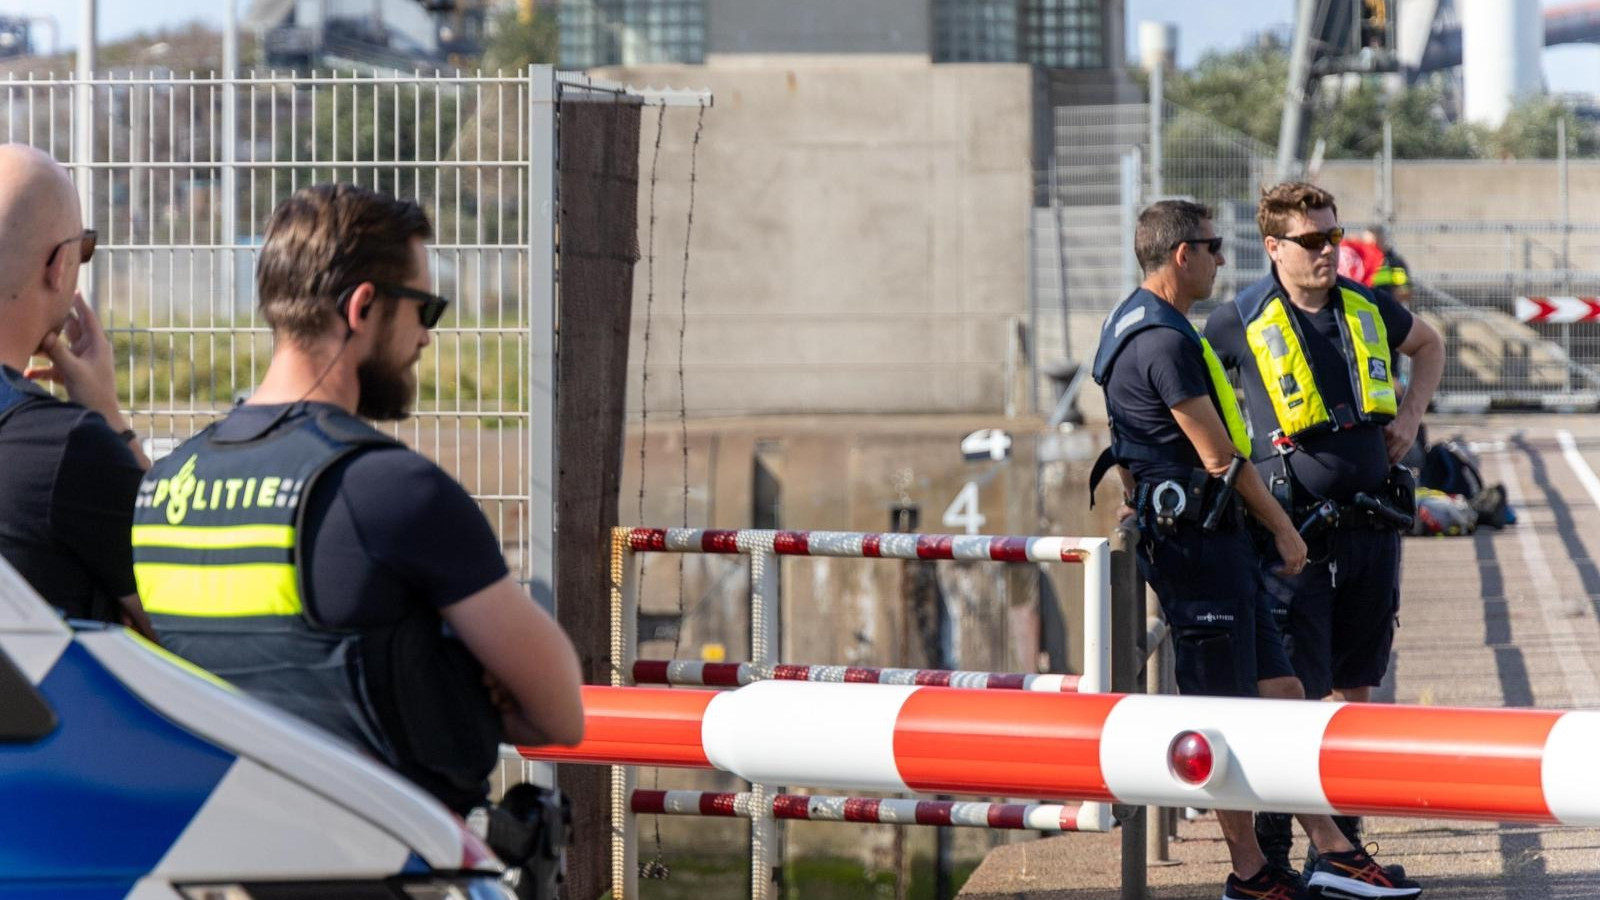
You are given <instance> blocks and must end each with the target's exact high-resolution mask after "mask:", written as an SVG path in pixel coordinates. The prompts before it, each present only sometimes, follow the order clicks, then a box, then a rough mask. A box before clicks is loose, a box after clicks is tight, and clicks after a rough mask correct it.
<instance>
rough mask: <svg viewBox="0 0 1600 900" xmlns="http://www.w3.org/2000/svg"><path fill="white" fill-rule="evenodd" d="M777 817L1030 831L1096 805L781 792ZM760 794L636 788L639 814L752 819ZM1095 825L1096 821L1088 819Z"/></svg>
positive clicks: (774, 810)
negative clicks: (971, 801) (897, 798)
mask: <svg viewBox="0 0 1600 900" xmlns="http://www.w3.org/2000/svg"><path fill="white" fill-rule="evenodd" d="M764 802H765V806H766V807H767V810H768V811H769V812H770V813H771V814H772V816H773V818H777V819H804V820H807V821H812V822H866V823H872V824H879V825H946V826H948V825H958V826H959V825H964V826H968V827H973V828H1008V829H1025V830H1031V831H1080V830H1088V829H1086V828H1085V829H1080V828H1079V825H1078V816H1079V814H1080V813H1081V812H1082V811H1083V810H1084V809H1086V808H1087V807H1089V806H1091V805H1092V804H1087V803H1085V804H1060V803H965V802H961V801H952V800H892V799H880V798H877V797H823V796H814V795H810V796H808V795H804V794H778V795H777V796H774V797H769V798H767V799H766V800H765V801H764ZM756 803H757V800H756V796H755V795H754V794H752V793H748V792H740V793H731V792H715V791H634V792H633V801H632V804H631V806H632V809H633V812H634V813H636V814H639V815H669V816H712V817H723V818H745V819H748V818H751V817H752V816H754V815H755V814H756ZM1085 824H1092V823H1085Z"/></svg>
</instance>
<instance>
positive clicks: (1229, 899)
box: [1222, 865, 1307, 900]
mask: <svg viewBox="0 0 1600 900" xmlns="http://www.w3.org/2000/svg"><path fill="white" fill-rule="evenodd" d="M1306 896H1307V895H1306V889H1305V885H1304V884H1302V883H1301V881H1300V876H1299V875H1298V874H1296V873H1295V872H1294V870H1292V869H1284V868H1279V867H1278V866H1271V865H1269V866H1267V867H1265V868H1263V869H1262V870H1261V871H1259V872H1257V873H1256V874H1255V877H1254V878H1251V879H1249V880H1243V879H1241V878H1239V876H1237V875H1229V876H1228V883H1227V885H1225V886H1224V887H1223V889H1222V900H1305V897H1306Z"/></svg>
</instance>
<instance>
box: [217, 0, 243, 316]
mask: <svg viewBox="0 0 1600 900" xmlns="http://www.w3.org/2000/svg"><path fill="white" fill-rule="evenodd" d="M222 5H223V8H224V9H225V10H226V12H227V15H226V18H225V20H224V24H223V27H222V77H223V82H222V148H221V149H222V159H221V163H222V204H221V209H222V247H223V254H224V257H223V265H222V271H223V274H224V276H225V277H226V278H227V280H228V286H227V288H226V289H225V292H226V294H227V297H228V303H229V308H230V309H237V308H238V306H239V298H238V297H236V296H234V292H235V291H236V290H237V288H238V278H237V277H235V271H236V268H237V266H238V259H237V258H236V253H237V250H236V248H237V247H238V244H239V236H238V221H237V220H238V209H237V203H238V196H239V170H238V168H237V167H236V166H235V161H236V159H237V153H238V149H237V147H235V145H234V141H235V139H236V137H237V135H238V133H239V94H238V88H237V86H236V85H235V84H234V79H235V78H237V77H238V73H239V17H238V14H237V10H236V9H235V6H236V5H237V0H223V4H222Z"/></svg>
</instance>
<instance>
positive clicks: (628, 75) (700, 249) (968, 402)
mask: <svg viewBox="0 0 1600 900" xmlns="http://www.w3.org/2000/svg"><path fill="white" fill-rule="evenodd" d="M596 74H597V75H598V76H599V77H602V78H609V79H613V80H618V81H625V82H628V83H631V84H636V85H650V84H654V85H663V84H668V85H673V86H680V87H695V88H698V87H705V88H709V89H710V90H711V91H712V92H713V93H714V94H715V95H716V106H715V108H713V109H710V110H708V111H707V112H706V114H705V118H704V130H703V132H702V133H701V135H700V143H699V156H698V164H697V181H696V183H695V207H694V226H693V243H692V245H691V246H690V253H689V275H688V285H687V286H688V291H687V309H688V315H687V334H686V337H685V341H684V348H683V351H684V353H683V355H684V369H685V377H684V383H685V387H686V395H687V405H688V410H689V412H690V414H691V415H693V416H697V417H698V416H729V415H751V414H754V415H760V414H770V413H806V412H871V413H899V412H974V411H998V410H1003V409H1004V408H1005V405H1006V398H1007V394H1008V385H1009V384H1010V383H1011V381H1012V380H1014V379H1012V378H1010V377H1008V376H1009V375H1010V374H1011V373H1015V372H1017V371H1019V370H1021V369H1024V368H1025V365H1024V364H1023V362H1022V360H1021V357H1020V355H1019V354H1018V352H1017V349H1016V347H1015V343H1016V337H1015V328H1014V320H1015V319H1016V318H1017V317H1021V316H1023V315H1024V314H1025V310H1026V304H1027V235H1026V231H1025V229H1026V225H1027V215H1028V209H1029V203H1030V197H1031V191H1032V173H1031V169H1032V159H1031V156H1032V152H1033V141H1032V137H1033V135H1032V97H1033V90H1032V86H1033V80H1032V73H1031V70H1030V68H1029V67H1027V66H1022V65H959V66H955V65H952V66H933V65H930V64H927V63H925V62H917V61H901V62H884V61H881V60H856V61H852V58H849V57H835V58H833V59H831V60H827V61H820V60H809V61H804V62H796V63H794V64H784V63H782V62H772V61H770V59H769V61H768V62H766V63H765V64H757V63H755V62H753V61H747V63H746V64H741V65H736V66H735V65H727V66H703V67H701V66H695V67H651V68H643V69H637V68H636V69H609V70H600V71H598V72H597V73H596ZM644 118H645V126H644V129H645V130H644V134H643V136H642V139H641V148H642V152H643V153H644V155H645V156H644V159H643V161H642V165H641V174H642V177H643V178H644V179H645V180H646V186H645V187H644V188H643V189H642V190H641V195H640V199H639V202H640V204H641V210H640V217H639V220H640V222H641V224H642V230H641V233H640V247H641V252H642V253H643V254H644V255H645V258H644V259H642V260H641V261H640V265H639V271H638V277H637V278H636V280H635V285H636V292H635V295H634V322H633V329H634V334H633V340H632V342H631V344H632V348H633V353H634V358H633V363H632V368H631V369H630V373H629V384H630V385H640V384H642V383H643V378H642V374H641V364H642V361H643V355H644V353H645V344H646V341H645V339H644V337H645V330H646V328H645V323H646V317H647V316H648V317H649V318H650V328H649V331H650V339H649V348H650V349H649V353H650V365H649V375H650V377H649V381H648V389H647V392H645V393H643V394H642V395H643V396H646V397H647V398H648V403H649V407H650V409H651V410H653V411H657V412H659V411H660V410H664V409H672V410H676V409H677V408H678V405H679V398H678V379H677V372H676V367H677V356H678V326H679V322H680V318H679V316H678V310H679V307H680V303H682V302H683V297H682V296H681V295H680V283H681V279H682V277H683V256H684V232H685V226H686V224H687V222H688V194H689V170H690V152H691V148H692V147H693V144H694V132H695V127H696V112H695V111H694V110H692V109H682V108H673V109H668V110H666V112H665V115H664V119H663V121H664V130H663V139H662V141H661V150H660V160H659V164H658V165H656V166H653V165H652V156H653V153H654V149H653V148H654V145H655V130H656V128H655V124H656V122H657V115H656V113H655V112H653V111H652V112H647V113H646V115H645V117H644ZM652 168H654V169H655V170H656V172H657V180H656V184H655V187H654V202H655V204H656V229H655V237H654V256H655V258H654V263H653V274H652V263H651V260H650V258H649V257H650V252H651V250H650V248H651V240H650V235H649V225H648V222H649V204H650V203H651V193H650V191H651V189H650V188H649V186H648V181H649V177H650V173H651V171H652ZM652 286H653V295H652ZM652 296H653V302H652ZM634 393H635V397H634V399H633V400H631V401H630V404H631V410H632V412H633V414H634V415H637V412H638V410H639V405H640V404H639V399H638V397H639V396H641V392H639V391H637V390H636V391H635V392H634ZM653 414H654V413H653Z"/></svg>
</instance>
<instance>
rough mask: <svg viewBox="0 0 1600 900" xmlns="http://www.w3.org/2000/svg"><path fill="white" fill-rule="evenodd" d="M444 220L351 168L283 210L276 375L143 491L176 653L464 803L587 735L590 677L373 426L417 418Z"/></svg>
mask: <svg viewBox="0 0 1600 900" xmlns="http://www.w3.org/2000/svg"><path fill="white" fill-rule="evenodd" d="M431 234H432V228H431V225H430V223H429V222H428V218H427V216H426V214H425V213H424V212H423V211H422V209H421V208H420V207H419V206H418V205H417V204H416V203H413V202H411V201H408V200H400V199H397V198H394V197H390V196H387V195H384V194H380V193H377V192H375V191H371V190H367V189H364V188H360V187H356V186H353V185H348V184H338V185H319V186H316V187H311V188H306V189H303V190H300V191H298V192H296V193H295V194H294V195H293V196H291V197H289V198H288V199H287V200H285V201H284V202H283V203H281V204H279V206H278V208H277V209H276V210H275V211H274V212H273V215H272V219H271V221H270V222H269V224H268V226H267V234H266V240H265V242H264V243H263V245H262V247H261V253H260V256H259V259H258V263H257V285H256V286H257V293H258V295H259V304H260V310H261V315H262V318H263V319H264V320H265V321H266V322H267V323H268V324H269V325H270V326H271V327H272V332H273V338H274V341H273V353H272V360H271V363H270V364H269V366H268V368H267V372H266V377H265V378H264V379H263V380H262V382H261V384H260V386H259V387H258V388H257V389H256V391H255V392H254V393H253V394H252V395H251V397H250V398H249V400H247V401H246V402H245V403H244V404H243V405H241V406H239V407H236V408H235V409H234V410H233V411H231V412H230V413H229V414H228V415H227V416H226V417H225V418H223V419H221V420H220V421H218V422H216V423H214V424H212V425H211V426H210V427H208V428H206V429H205V430H204V431H202V432H201V433H200V434H199V435H196V436H195V437H193V438H191V439H190V440H189V441H187V442H185V443H184V444H183V445H182V446H180V447H179V448H178V449H177V450H175V451H174V452H173V453H172V454H171V455H169V456H167V457H166V458H164V459H163V460H161V461H160V462H158V463H157V464H156V465H155V466H154V468H152V470H151V472H150V474H149V476H148V477H147V478H146V479H145V480H144V482H143V483H142V484H141V485H140V486H139V495H138V498H137V501H136V504H135V513H134V516H135V518H134V529H133V543H134V571H135V574H136V575H137V577H138V582H139V588H140V591H141V593H142V595H143V596H144V597H145V599H146V606H147V608H148V610H149V612H150V615H151V618H152V620H153V621H154V623H155V626H156V629H157V631H158V632H159V633H160V635H161V638H162V640H163V641H164V642H165V643H166V644H167V646H168V647H169V648H170V649H172V650H173V651H174V652H176V653H178V654H180V655H182V656H184V657H187V658H188V659H189V660H191V661H192V662H194V663H196V664H198V665H200V666H202V667H204V668H206V669H209V670H211V671H213V672H215V673H217V674H219V675H221V676H223V677H225V678H227V679H229V680H230V681H232V682H233V683H234V684H236V685H237V686H238V687H239V688H240V689H242V690H244V691H245V692H247V693H250V694H252V695H254V696H256V697H258V698H260V699H262V700H265V701H267V702H269V703H272V704H275V705H277V706H279V707H281V708H283V709H286V710H288V711H289V712H292V713H294V714H296V715H298V716H300V717H301V718H303V719H305V720H307V721H310V722H312V723H314V724H316V725H319V726H321V727H322V728H324V729H326V730H327V731H329V732H331V733H332V734H334V735H336V736H338V737H340V738H343V739H344V740H346V741H348V742H349V743H351V744H352V745H354V746H356V747H358V748H360V749H362V750H364V751H366V752H367V753H369V754H371V755H372V756H373V757H375V758H377V759H380V760H383V761H384V762H386V763H388V764H389V765H390V766H392V767H393V768H394V769H396V770H397V771H398V772H400V773H401V774H402V775H405V776H406V777H408V778H410V779H411V780H412V781H414V782H416V783H417V784H418V785H420V786H422V787H423V788H425V789H426V790H428V791H429V792H431V793H432V794H433V795H434V796H435V797H437V798H438V799H439V800H440V801H441V802H443V803H444V804H445V805H447V806H449V807H450V808H451V809H453V810H455V811H456V812H458V813H461V814H463V815H466V814H468V813H469V812H470V811H472V810H474V809H478V808H483V805H484V804H485V801H486V794H487V790H488V785H487V781H486V779H487V776H488V774H489V772H490V770H491V769H492V768H493V766H494V765H495V763H496V760H497V759H498V748H499V745H500V744H501V743H502V742H508V743H519V744H546V743H561V744H572V743H576V742H577V741H578V740H579V739H580V737H581V735H582V733H583V710H582V706H581V700H580V695H579V684H580V681H581V673H580V670H579V665H578V658H577V654H576V652H575V651H574V649H573V646H572V643H571V642H570V641H569V640H568V639H567V636H566V635H565V634H564V633H563V632H562V631H561V629H560V628H559V627H558V626H557V624H556V623H555V620H554V619H553V618H552V617H551V616H550V615H549V614H548V613H546V612H545V611H544V610H543V609H542V608H541V607H540V606H539V605H538V604H536V603H535V602H534V601H533V600H532V598H530V597H529V595H528V593H527V591H526V590H525V589H524V588H523V587H522V586H521V585H520V584H519V583H518V582H517V580H516V579H515V578H514V577H513V576H512V575H511V573H510V572H509V570H508V568H507V566H506V562H505V559H504V556H503V555H502V550H501V544H500V541H499V539H498V538H497V537H496V536H495V534H494V532H493V531H492V530H491V529H490V527H489V523H488V521H487V520H486V519H485V518H484V516H483V513H482V512H481V511H480V510H479V508H478V506H477V504H476V503H475V502H474V501H473V500H472V498H471V497H470V496H469V495H468V494H467V492H466V490H465V489H463V488H462V486H461V485H460V484H458V483H457V482H456V481H455V480H454V479H452V478H451V477H450V476H449V475H447V474H446V473H445V472H444V471H443V470H441V469H440V468H439V467H438V466H437V465H435V464H434V463H432V462H431V461H429V460H428V459H427V458H425V457H423V456H421V455H420V454H417V453H415V452H413V451H411V450H410V449H408V448H406V447H405V446H404V445H402V444H401V443H400V442H399V441H397V440H395V439H394V438H392V437H390V436H388V435H387V434H385V433H384V432H381V431H379V430H378V429H376V428H374V427H373V426H372V425H371V424H369V422H371V421H380V422H381V421H396V420H400V419H403V418H405V417H406V416H407V415H408V414H409V410H410V407H411V404H412V402H413V401H414V399H415V398H416V396H417V392H418V384H417V362H418V359H419V357H420V355H421V354H422V351H423V350H424V349H425V348H426V347H427V346H428V344H429V343H430V342H431V340H432V334H431V331H430V329H431V328H432V327H433V326H434V325H436V324H437V323H438V322H439V318H440V316H441V315H443V313H444V312H445V310H446V308H447V307H448V306H449V301H448V300H446V299H445V298H443V297H440V296H438V295H436V294H434V293H432V292H431V291H430V290H429V284H430V275H429V254H428V251H427V249H426V247H425V244H424V242H425V241H426V240H427V239H428V238H429V237H431ZM546 807H547V804H542V803H533V804H523V805H522V807H521V810H522V813H519V815H520V814H528V811H529V810H541V809H545V808H546ZM550 808H554V809H556V810H558V811H559V804H557V805H556V806H554V807H550ZM497 812H501V813H503V812H504V810H497ZM538 815H540V816H543V815H544V814H543V813H542V812H541V813H538ZM515 824H516V823H512V826H507V827H498V826H496V827H494V828H492V829H491V831H492V832H493V833H494V834H495V835H499V836H500V837H504V836H505V835H507V834H516V833H520V832H518V828H516V827H513V826H514V825H515ZM521 824H523V825H526V824H527V823H525V822H524V823H521ZM525 830H526V829H524V831H525ZM546 836H548V832H546ZM524 838H528V839H524ZM492 840H493V839H492ZM548 846H555V847H557V848H558V849H559V841H557V843H555V844H554V845H550V844H549V842H548V841H545V842H540V841H535V840H532V839H531V838H529V837H528V835H527V834H523V835H522V837H521V838H518V839H517V840H516V841H512V842H511V843H509V844H500V845H498V846H496V849H497V850H505V852H506V853H507V854H515V853H522V852H525V853H543V852H544V850H541V849H539V848H546V849H548ZM518 848H521V849H518ZM524 861H525V860H523V859H521V858H511V857H509V856H508V859H507V862H510V863H513V864H515V863H521V862H524ZM526 862H528V863H529V865H530V866H532V865H534V864H535V863H536V862H538V861H536V860H526ZM544 868H545V869H546V870H550V869H549V867H548V866H545V867H544ZM551 871H553V870H551Z"/></svg>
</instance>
